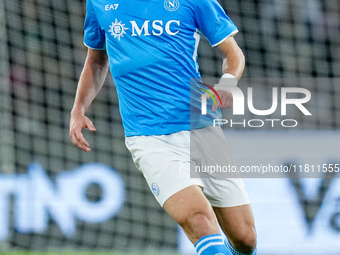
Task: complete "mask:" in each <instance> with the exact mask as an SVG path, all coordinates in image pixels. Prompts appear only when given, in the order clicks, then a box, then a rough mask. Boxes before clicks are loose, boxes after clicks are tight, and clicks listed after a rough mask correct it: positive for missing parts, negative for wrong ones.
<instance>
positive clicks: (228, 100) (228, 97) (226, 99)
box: [212, 90, 233, 112]
mask: <svg viewBox="0 0 340 255" xmlns="http://www.w3.org/2000/svg"><path fill="white" fill-rule="evenodd" d="M217 93H218V94H219V96H220V98H221V101H222V105H221V103H220V100H218V98H217V96H216V95H214V97H215V101H216V103H217V105H216V104H213V107H212V111H213V112H216V111H217V108H218V107H220V108H221V109H227V108H233V95H232V94H231V93H230V92H228V91H224V90H217Z"/></svg>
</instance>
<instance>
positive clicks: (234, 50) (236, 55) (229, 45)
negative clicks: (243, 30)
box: [212, 37, 245, 111]
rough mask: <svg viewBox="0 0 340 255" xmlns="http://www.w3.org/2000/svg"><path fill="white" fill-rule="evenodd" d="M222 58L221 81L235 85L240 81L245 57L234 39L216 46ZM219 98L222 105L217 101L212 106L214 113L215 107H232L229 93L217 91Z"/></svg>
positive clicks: (230, 38)
mask: <svg viewBox="0 0 340 255" xmlns="http://www.w3.org/2000/svg"><path fill="white" fill-rule="evenodd" d="M218 49H219V50H220V52H221V54H222V57H223V64H222V72H223V76H222V79H223V80H224V82H227V83H230V84H235V83H236V84H237V82H238V80H239V79H241V77H242V74H243V71H244V67H245V57H244V55H243V52H242V50H241V48H240V47H239V46H238V44H237V42H236V41H235V39H234V37H229V38H228V39H226V40H224V41H223V42H222V43H220V44H219V45H218ZM222 83H223V82H222ZM217 91H218V94H219V95H220V97H221V101H222V105H220V102H219V100H216V102H218V104H217V105H215V104H214V105H213V108H212V110H213V111H216V110H217V107H220V108H223V109H225V108H232V107H233V96H232V95H231V93H229V92H227V91H224V90H217Z"/></svg>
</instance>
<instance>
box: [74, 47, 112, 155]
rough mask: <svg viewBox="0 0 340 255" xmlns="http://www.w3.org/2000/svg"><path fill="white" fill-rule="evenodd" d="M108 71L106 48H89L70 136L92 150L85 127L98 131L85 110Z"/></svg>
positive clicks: (75, 101) (78, 88)
mask: <svg viewBox="0 0 340 255" xmlns="http://www.w3.org/2000/svg"><path fill="white" fill-rule="evenodd" d="M107 72H108V57H107V54H106V51H105V50H94V49H91V48H88V52H87V57H86V60H85V64H84V68H83V71H82V73H81V75H80V79H79V83H78V87H77V92H76V97H75V100H74V105H73V108H72V111H71V119H70V134H69V135H70V138H71V140H72V143H73V144H74V145H76V146H77V147H79V148H80V149H82V150H84V151H86V152H90V151H91V148H90V145H89V143H88V142H87V141H86V140H85V138H84V137H83V134H82V129H83V128H88V129H89V130H90V131H96V129H95V127H94V125H93V124H92V122H91V120H90V119H89V118H87V117H86V116H85V112H86V111H87V109H88V108H89V106H90V105H91V103H92V101H93V100H94V98H95V97H96V96H97V94H98V92H99V91H100V89H101V88H102V86H103V84H104V81H105V78H106V75H107Z"/></svg>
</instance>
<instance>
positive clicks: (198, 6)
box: [84, 0, 237, 136]
mask: <svg viewBox="0 0 340 255" xmlns="http://www.w3.org/2000/svg"><path fill="white" fill-rule="evenodd" d="M84 30H85V38H84V43H85V45H86V46H88V47H89V48H93V49H103V50H104V49H106V51H107V54H108V56H109V61H110V70H111V73H112V76H113V79H114V82H115V85H116V88H117V93H118V97H119V107H120V112H121V115H122V119H123V126H124V130H125V135H126V136H135V135H163V134H170V133H174V132H178V131H183V130H190V118H192V117H193V116H191V114H190V104H191V103H192V102H196V103H197V105H195V106H194V108H197V114H199V113H200V94H202V92H201V91H200V90H198V89H197V95H196V94H195V93H191V96H193V94H195V95H194V96H195V97H197V98H196V99H197V100H190V79H191V78H200V74H199V71H198V65H197V62H196V58H197V47H198V44H199V39H200V36H199V33H198V31H201V33H202V34H204V35H205V36H206V37H207V39H208V40H209V42H210V44H211V45H212V46H216V45H218V44H219V43H221V42H222V41H223V40H225V39H226V38H228V37H230V36H232V35H234V34H236V33H237V28H236V26H235V25H234V24H233V23H232V21H231V20H230V19H229V18H228V16H227V15H226V14H225V12H224V10H223V8H222V7H221V6H220V4H219V3H218V2H217V1H216V0H199V1H198V0H113V1H112V0H87V15H86V19H85V26H84ZM210 103H211V102H210ZM191 107H192V106H191ZM208 107H209V104H208ZM191 109H193V108H191ZM191 112H193V111H191ZM201 117H202V118H200V121H198V123H196V125H195V128H202V127H205V126H208V125H211V124H212V119H215V118H220V112H217V113H212V112H210V113H209V112H208V114H207V115H205V116H201ZM191 128H192V127H191Z"/></svg>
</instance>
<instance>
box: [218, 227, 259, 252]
mask: <svg viewBox="0 0 340 255" xmlns="http://www.w3.org/2000/svg"><path fill="white" fill-rule="evenodd" d="M225 244H226V246H227V247H228V249H229V250H230V251H231V252H232V254H234V255H243V254H249V255H255V254H256V232H255V229H254V228H249V229H247V230H246V231H244V232H243V233H238V235H234V236H233V238H232V239H231V238H230V240H225Z"/></svg>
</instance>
